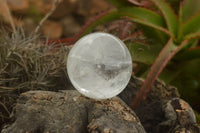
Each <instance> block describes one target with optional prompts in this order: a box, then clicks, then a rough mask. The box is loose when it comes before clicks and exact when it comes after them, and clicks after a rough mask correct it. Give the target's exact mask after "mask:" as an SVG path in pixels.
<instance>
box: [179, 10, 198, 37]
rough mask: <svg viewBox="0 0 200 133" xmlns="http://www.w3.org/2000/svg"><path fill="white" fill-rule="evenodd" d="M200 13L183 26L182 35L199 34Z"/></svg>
mask: <svg viewBox="0 0 200 133" xmlns="http://www.w3.org/2000/svg"><path fill="white" fill-rule="evenodd" d="M199 22H200V12H198V13H197V14H196V15H195V16H193V17H192V18H191V19H189V20H188V21H186V22H185V23H184V24H183V26H182V27H183V34H184V35H187V34H189V33H194V32H200V24H199Z"/></svg>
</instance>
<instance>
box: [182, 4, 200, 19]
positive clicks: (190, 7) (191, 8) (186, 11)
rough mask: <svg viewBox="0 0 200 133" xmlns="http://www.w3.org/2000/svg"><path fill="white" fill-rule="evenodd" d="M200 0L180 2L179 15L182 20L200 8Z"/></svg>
mask: <svg viewBox="0 0 200 133" xmlns="http://www.w3.org/2000/svg"><path fill="white" fill-rule="evenodd" d="M199 5H200V0H184V1H183V2H182V3H181V4H180V15H181V16H180V17H181V20H182V22H185V21H186V20H188V19H189V18H190V17H191V16H194V14H196V13H197V12H198V11H199V10H200V6H199Z"/></svg>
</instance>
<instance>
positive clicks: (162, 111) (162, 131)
mask: <svg viewBox="0 0 200 133" xmlns="http://www.w3.org/2000/svg"><path fill="white" fill-rule="evenodd" d="M142 84H143V80H142V79H139V78H136V77H132V78H131V80H130V83H129V84H128V86H127V88H126V89H125V90H124V91H123V92H122V93H121V94H120V95H119V97H120V98H121V99H122V100H123V101H124V102H126V103H127V104H128V105H130V104H131V102H132V101H133V100H134V98H135V96H136V94H137V91H138V89H139V88H140V87H141V85H142ZM134 111H135V113H136V114H137V116H138V117H139V119H140V121H141V123H142V125H143V126H144V128H145V130H146V131H147V132H148V133H179V132H181V133H200V128H199V127H198V126H197V124H196V119H195V115H194V112H193V110H192V108H191V107H190V106H189V104H188V103H187V102H185V101H184V100H182V99H181V98H180V96H179V93H178V91H177V89H176V88H175V87H173V86H169V85H165V83H163V82H162V81H159V80H158V81H156V82H155V83H154V86H153V87H152V89H151V91H150V92H149V93H148V95H147V96H146V99H145V100H143V101H142V102H141V103H140V105H139V106H138V107H137V108H136V109H135V110H134Z"/></svg>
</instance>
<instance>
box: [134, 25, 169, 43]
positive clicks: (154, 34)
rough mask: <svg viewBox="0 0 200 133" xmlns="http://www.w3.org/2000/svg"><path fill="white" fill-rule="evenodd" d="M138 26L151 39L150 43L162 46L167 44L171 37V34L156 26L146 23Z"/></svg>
mask: <svg viewBox="0 0 200 133" xmlns="http://www.w3.org/2000/svg"><path fill="white" fill-rule="evenodd" d="M138 27H139V28H140V29H141V30H142V32H143V34H144V35H145V37H147V39H149V40H150V41H149V42H148V43H149V44H152V45H153V44H155V43H158V44H161V45H162V46H163V45H165V44H166V43H167V41H168V39H169V36H167V35H166V34H165V33H163V32H162V31H159V30H157V29H155V28H152V27H149V26H145V25H138Z"/></svg>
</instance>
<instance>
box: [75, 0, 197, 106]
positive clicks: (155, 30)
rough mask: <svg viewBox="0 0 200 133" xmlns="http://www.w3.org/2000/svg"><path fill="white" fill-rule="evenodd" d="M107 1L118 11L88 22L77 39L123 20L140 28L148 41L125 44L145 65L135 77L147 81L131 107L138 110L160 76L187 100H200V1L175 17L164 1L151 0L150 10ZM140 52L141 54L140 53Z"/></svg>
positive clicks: (191, 0)
mask: <svg viewBox="0 0 200 133" xmlns="http://www.w3.org/2000/svg"><path fill="white" fill-rule="evenodd" d="M107 1H109V2H111V3H112V4H114V5H115V6H116V8H115V9H111V10H109V11H106V12H105V13H103V14H100V15H99V16H97V17H95V18H94V19H93V20H91V21H89V22H88V24H86V26H85V27H84V28H83V30H82V31H81V32H80V33H79V34H78V36H81V35H84V34H87V33H88V32H90V31H91V30H92V29H94V27H96V26H97V25H100V24H102V23H106V22H110V21H114V20H119V19H123V20H128V21H132V22H134V23H135V24H137V28H139V30H141V31H142V33H143V34H142V36H144V37H145V38H146V39H145V41H141V40H140V41H138V40H132V41H126V43H127V45H128V47H129V49H130V51H135V54H134V55H137V54H138V57H134V56H133V61H134V62H137V63H138V64H139V65H140V64H142V65H143V67H141V68H140V69H139V72H138V73H136V75H138V76H141V77H146V79H145V82H144V84H143V85H142V87H141V88H140V90H139V92H138V94H137V96H136V98H135V99H134V101H133V103H132V104H131V106H132V107H133V108H135V107H136V106H137V105H138V104H139V103H140V102H141V100H143V99H144V98H145V96H146V94H147V93H148V92H149V91H150V88H151V87H152V85H153V83H154V81H155V80H156V79H157V78H158V76H160V78H161V79H162V80H164V81H165V82H166V83H167V84H169V83H170V84H173V85H176V86H177V87H178V88H180V93H181V95H185V96H186V100H188V101H190V100H191V98H189V99H187V95H188V96H189V97H190V96H191V95H192V96H194V97H193V98H192V99H193V101H197V100H200V99H199V98H198V95H199V94H200V80H199V77H200V69H199V67H200V46H199V42H198V40H199V37H200V25H199V21H200V6H198V3H200V0H184V1H181V2H180V4H179V5H180V6H179V7H178V8H177V7H176V8H175V10H176V13H175V12H174V11H173V10H172V6H170V3H167V2H165V1H163V0H150V2H151V3H152V6H150V7H149V6H145V5H142V7H139V6H138V5H140V4H138V5H137V6H135V5H133V4H132V3H134V2H133V1H134V0H130V1H132V3H130V2H128V1H125V0H107ZM175 4H177V2H176V3H175ZM133 32H135V31H134V30H133ZM137 35H138V34H137ZM139 36H141V34H139ZM139 49H142V51H140V52H139ZM149 66H151V67H150V69H148V68H149ZM147 73H148V74H147ZM189 94H191V95H189Z"/></svg>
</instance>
